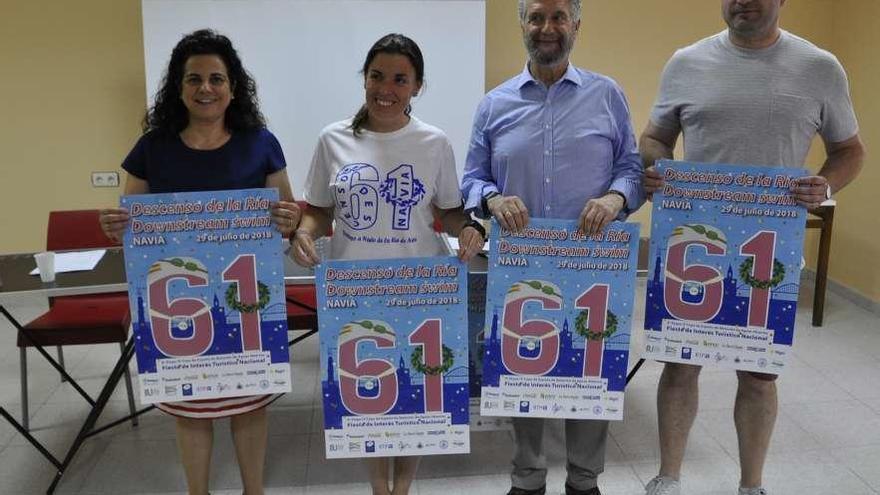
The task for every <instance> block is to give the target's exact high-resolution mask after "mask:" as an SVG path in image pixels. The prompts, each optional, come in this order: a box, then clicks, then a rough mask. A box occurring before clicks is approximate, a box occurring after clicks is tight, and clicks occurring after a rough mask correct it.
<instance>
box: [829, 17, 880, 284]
mask: <svg viewBox="0 0 880 495" xmlns="http://www.w3.org/2000/svg"><path fill="white" fill-rule="evenodd" d="M833 26H834V27H833V33H834V38H833V41H832V49H833V50H834V52H835V53H836V54H837V56H838V58H840V61H841V62H842V63H843V65H844V67H846V69H847V73H848V74H849V78H850V79H849V80H850V86H851V88H852V97H853V103H854V104H855V108H856V114H857V115H858V117H859V125H860V128H861V130H860V132H859V133H860V135H861V137H862V139H863V140H864V142H865V145H866V146H867V148H868V159H867V160H866V161H865V166H864V168H863V169H862V173H861V174H860V175H859V178H858V179H857V180H856V181H855V182H853V183H852V184H851V185H850V186H848V187H847V188H846V189H845V190H843V191H841V193H840V194H839V195H836V196H837V199H838V201H839V207H838V208H837V210H838V211H837V214H836V218H835V220H834V244H833V246H832V251H831V252H832V261H831V277H832V278H833V279H835V280H837V281H838V282H841V283H843V284H845V285H847V286H850V287H852V288H854V289H856V290H858V291H859V292H861V293H862V294H865V295H866V296H868V297H870V298H872V299H873V300H874V301H880V262H878V260H880V215H878V202H877V191H876V189H877V186H878V185H880V168H878V167H877V161H876V160H877V158H876V157H880V102H878V100H877V88H880V67H878V65H877V55H876V53H877V50H878V48H880V2H878V1H876V0H835V2H834V18H833Z"/></svg>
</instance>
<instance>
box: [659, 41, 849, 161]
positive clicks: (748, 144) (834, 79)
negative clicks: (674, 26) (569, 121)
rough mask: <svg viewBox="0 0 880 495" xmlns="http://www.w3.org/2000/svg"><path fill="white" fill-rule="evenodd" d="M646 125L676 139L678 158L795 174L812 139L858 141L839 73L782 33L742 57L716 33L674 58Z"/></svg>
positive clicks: (833, 63) (831, 61) (817, 52)
mask: <svg viewBox="0 0 880 495" xmlns="http://www.w3.org/2000/svg"><path fill="white" fill-rule="evenodd" d="M651 121H652V123H653V124H654V125H656V126H659V127H662V128H666V129H672V130H675V131H681V132H682V135H683V137H684V158H685V160H688V161H696V162H707V163H737V164H748V165H768V166H780V165H781V166H787V167H801V166H803V165H804V161H805V159H806V156H807V153H808V152H809V149H810V144H811V142H812V140H813V137H814V136H815V135H816V134H817V133H818V134H820V135H821V136H822V137H823V139H824V140H825V141H827V142H831V143H837V142H841V141H845V140H847V139H849V138H851V137H853V136H854V135H856V133H858V122H857V121H856V117H855V113H854V112H853V108H852V101H851V100H850V95H849V86H848V81H847V78H846V73H845V72H844V70H843V67H842V66H841V65H840V63H839V62H838V61H837V58H835V57H834V55H832V54H831V53H829V52H827V51H825V50H822V49H820V48H818V47H816V46H815V45H813V44H812V43H810V42H808V41H806V40H804V39H802V38H799V37H797V36H795V35H793V34H791V33H789V32H787V31H782V34H781V36H780V37H779V40H777V42H776V43H774V44H773V45H772V46H770V47H767V48H763V49H759V50H749V49H743V48H740V47H737V46H736V45H734V44H733V43H732V42H731V41H730V38H729V36H728V33H727V31H723V32H721V33H718V34H716V35H714V36H711V37H709V38H706V39H703V40H701V41H698V42H697V43H694V44H693V45H690V46H688V47H685V48H682V49H681V50H678V51H677V52H676V53H675V54H674V55H673V56H672V58H671V59H670V60H669V62H668V63H667V64H666V68H665V69H664V71H663V76H662V78H661V82H660V91H659V92H658V96H657V101H656V102H655V103H654V109H653V111H652V112H651Z"/></svg>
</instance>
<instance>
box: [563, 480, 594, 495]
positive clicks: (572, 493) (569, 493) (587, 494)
mask: <svg viewBox="0 0 880 495" xmlns="http://www.w3.org/2000/svg"><path fill="white" fill-rule="evenodd" d="M565 495H602V492H600V491H599V487H598V486H594V487H593V488H590V489H589V490H578V489H577V488H575V487H573V486H571V485H569V484H568V483H566V484H565Z"/></svg>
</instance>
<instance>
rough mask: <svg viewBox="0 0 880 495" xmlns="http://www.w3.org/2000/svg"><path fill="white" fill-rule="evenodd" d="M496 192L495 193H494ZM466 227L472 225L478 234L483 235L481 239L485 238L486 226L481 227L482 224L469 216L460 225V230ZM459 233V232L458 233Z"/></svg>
mask: <svg viewBox="0 0 880 495" xmlns="http://www.w3.org/2000/svg"><path fill="white" fill-rule="evenodd" d="M496 194H497V193H496ZM466 227H473V228H474V229H476V230H477V232H479V233H480V236H482V237H483V240H484V241H485V240H486V228H485V227H483V224H481V223H480V222H478V221H476V220H474V219H473V218H471V219H470V220H468V221H467V222H466V223H465V224H464V225H462V227H461V230H464V229H465V228H466ZM459 235H461V234H459Z"/></svg>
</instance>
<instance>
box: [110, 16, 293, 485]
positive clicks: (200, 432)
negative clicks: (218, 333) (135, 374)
mask: <svg viewBox="0 0 880 495" xmlns="http://www.w3.org/2000/svg"><path fill="white" fill-rule="evenodd" d="M143 127H144V135H143V136H141V138H140V139H139V140H138V142H137V144H135V146H134V149H132V150H131V152H130V153H129V155H128V157H126V159H125V161H124V162H123V163H122V168H123V169H125V170H126V171H127V172H128V176H127V179H126V184H125V194H144V193H166V192H185V191H214V190H228V189H248V188H256V187H275V188H278V190H279V195H280V198H281V201H279V202H277V203H276V204H274V205H273V206H272V208H271V215H272V219H273V221H274V223H275V226H276V228H277V229H278V230H279V231H280V232H281V234H282V235H283V236H285V237H288V236H289V235H290V234H291V233H292V232H293V231H294V230H295V229H296V227H297V226H298V225H299V219H300V210H299V208H298V207H297V205H296V203H294V202H293V195H292V193H291V187H290V182H289V181H288V178H287V173H286V171H285V167H286V164H285V161H284V154H283V152H282V151H281V145H280V144H279V143H278V140H277V139H276V138H275V136H273V135H272V133H270V132H269V131H268V130H267V129H266V128H265V122H264V119H263V116H262V114H261V113H260V109H259V105H258V102H257V95H256V84H255V83H254V80H253V79H252V78H251V77H250V75H249V74H248V73H247V71H246V70H245V69H244V67H243V66H242V63H241V60H240V59H239V57H238V54H237V53H236V51H235V48H233V46H232V43H231V42H230V41H229V38H227V37H226V36H223V35H221V34H218V33H216V32H214V31H211V30H207V29H204V30H199V31H195V32H193V33H191V34H188V35H186V36H184V38H183V39H182V40H181V41H180V42H179V43H178V44H177V46H175V47H174V51H173V52H172V53H171V61H170V62H169V64H168V69H167V72H166V74H165V78H164V80H163V82H162V86H161V88H160V89H159V91H158V93H157V94H156V99H155V103H154V104H153V106H152V108H150V109H149V110H148V111H147V114H146V117H144V123H143ZM128 219H129V216H128V211H126V210H125V209H123V208H111V209H106V210H103V211H102V213H101V226H102V228H103V229H104V232H105V233H106V234H107V235H108V236H109V237H111V238H113V239H116V240H119V239H120V238H121V237H122V234H123V232H124V231H125V228H126V227H127V225H128ZM276 398H277V396H273V395H263V396H249V397H236V398H227V399H211V400H197V401H189V402H170V403H163V404H157V406H158V407H159V409H161V410H163V411H165V412H167V413H169V414H172V415H174V416H175V417H176V418H177V445H178V448H179V450H180V457H181V462H182V463H183V468H184V471H185V474H186V480H187V485H188V486H189V493H190V495H205V494H207V493H208V479H209V468H210V464H211V450H212V445H213V419H215V418H225V417H229V418H231V429H232V439H233V442H234V444H235V453H236V456H237V458H238V465H239V470H240V472H241V477H242V483H243V485H244V493H245V494H247V495H261V494H262V493H263V466H264V463H265V457H266V443H267V438H268V437H267V431H268V429H267V421H266V410H265V406H267V405H268V404H269V403H270V402H272V401H273V400H274V399H276Z"/></svg>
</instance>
